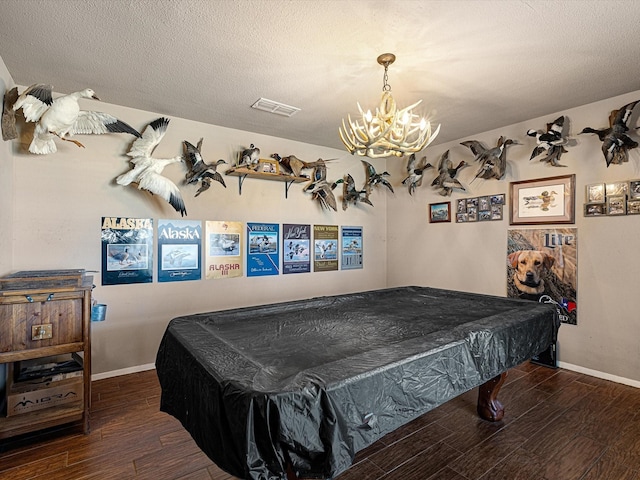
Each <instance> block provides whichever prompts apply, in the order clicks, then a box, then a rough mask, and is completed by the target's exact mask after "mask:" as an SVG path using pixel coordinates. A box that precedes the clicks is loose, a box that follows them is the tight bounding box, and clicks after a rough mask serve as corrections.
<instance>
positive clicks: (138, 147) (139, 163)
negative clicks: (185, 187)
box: [116, 117, 187, 216]
mask: <svg viewBox="0 0 640 480" xmlns="http://www.w3.org/2000/svg"><path fill="white" fill-rule="evenodd" d="M168 126H169V119H168V118H164V117H160V118H158V119H156V120H154V121H153V122H151V123H150V124H149V125H147V127H146V128H145V129H144V132H143V133H142V136H141V137H140V138H138V139H136V140H134V142H133V144H132V145H131V148H130V149H129V152H127V155H128V156H130V157H131V160H129V161H130V162H131V164H132V168H131V170H129V171H128V172H127V173H124V174H122V175H119V176H118V177H117V178H116V183H117V184H118V185H124V186H126V185H130V184H132V183H133V184H137V185H138V189H140V190H146V191H148V192H149V193H151V194H153V195H158V196H159V197H160V198H163V199H164V200H166V201H167V202H169V204H170V205H171V206H172V207H173V208H174V209H175V210H176V212H180V215H181V216H185V215H186V214H187V209H186V208H185V206H184V201H183V200H182V195H181V194H180V190H179V189H178V187H177V186H176V184H175V183H173V182H172V181H171V180H169V179H168V178H166V177H163V176H162V175H161V173H162V170H164V167H166V166H167V165H170V164H172V163H177V162H182V161H183V160H184V159H183V158H182V156H181V155H178V156H176V157H172V158H153V157H152V156H151V154H152V153H153V150H154V149H155V148H156V147H157V146H158V144H159V143H160V142H161V141H162V138H163V137H164V134H165V133H166V132H167V127H168Z"/></svg>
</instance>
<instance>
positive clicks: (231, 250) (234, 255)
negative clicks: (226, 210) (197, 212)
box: [205, 220, 243, 280]
mask: <svg viewBox="0 0 640 480" xmlns="http://www.w3.org/2000/svg"><path fill="white" fill-rule="evenodd" d="M242 228H243V226H242V222H223V221H213V220H207V222H206V248H205V268H206V272H207V273H206V275H205V278H206V279H207V280H211V279H215V278H232V277H242V270H243V265H242V251H241V250H240V248H241V245H242Z"/></svg>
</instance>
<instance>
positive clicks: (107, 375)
mask: <svg viewBox="0 0 640 480" xmlns="http://www.w3.org/2000/svg"><path fill="white" fill-rule="evenodd" d="M558 366H559V367H560V368H564V369H566V370H571V371H573V372H578V373H584V374H585V375H590V376H592V377H596V378H602V379H603V380H611V381H612V382H616V383H622V384H623V385H629V386H630V387H636V388H640V382H639V381H637V380H631V379H630V378H624V377H619V376H617V375H611V374H609V373H604V372H599V371H598V370H591V369H590V368H585V367H581V366H579V365H572V364H571V363H566V362H558ZM155 368H156V365H155V363H148V364H146V365H138V366H136V367H129V368H123V369H121V370H113V371H111V372H104V373H96V374H95V375H91V381H92V382H94V381H96V380H103V379H105V378H112V377H118V376H120V375H127V374H130V373H138V372H146V371H147V370H153V369H155Z"/></svg>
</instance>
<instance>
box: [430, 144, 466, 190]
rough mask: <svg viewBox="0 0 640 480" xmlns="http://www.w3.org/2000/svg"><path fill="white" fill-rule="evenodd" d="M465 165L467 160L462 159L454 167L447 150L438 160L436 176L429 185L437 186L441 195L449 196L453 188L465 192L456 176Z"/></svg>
mask: <svg viewBox="0 0 640 480" xmlns="http://www.w3.org/2000/svg"><path fill="white" fill-rule="evenodd" d="M467 165H468V164H467V162H465V161H464V160H462V161H461V162H460V163H458V165H457V166H456V167H454V166H453V162H452V161H451V160H450V159H449V150H447V151H446V152H444V153H443V154H442V156H441V157H440V161H439V162H438V176H437V177H436V178H434V179H433V182H431V186H432V187H434V188H439V189H440V195H442V196H443V197H444V196H450V195H451V192H453V189H454V188H455V189H458V190H462V191H463V192H466V189H465V188H464V187H463V186H462V184H461V183H460V181H459V180H458V179H457V178H456V176H457V175H458V171H459V170H460V169H461V168H464V167H466V166H467Z"/></svg>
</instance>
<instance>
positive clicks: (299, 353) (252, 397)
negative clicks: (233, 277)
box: [156, 287, 559, 480]
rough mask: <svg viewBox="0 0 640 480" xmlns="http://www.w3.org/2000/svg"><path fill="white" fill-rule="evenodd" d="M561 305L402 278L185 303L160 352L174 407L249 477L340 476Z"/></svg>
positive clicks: (513, 357) (200, 438) (504, 357)
mask: <svg viewBox="0 0 640 480" xmlns="http://www.w3.org/2000/svg"><path fill="white" fill-rule="evenodd" d="M558 326H559V322H558V319H557V314H556V310H555V308H554V306H553V305H549V304H541V303H537V302H532V301H526V300H519V299H513V298H505V297H497V296H490V295H481V294H473V293H466V292H457V291H450V290H442V289H436V288H429V287H397V288H387V289H382V290H374V291H367V292H359V293H350V294H344V295H335V296H327V297H318V298H310V299H305V300H299V301H291V302H286V303H277V304H270V305H261V306H253V307H246V308H238V309H233V310H224V311H217V312H209V313H201V314H195V315H186V316H182V317H178V318H174V319H173V320H171V321H170V322H169V325H168V326H167V329H166V331H165V333H164V336H163V338H162V341H161V344H160V347H159V349H158V354H157V358H156V369H157V374H158V378H159V380H160V385H161V389H162V397H161V406H160V408H161V410H162V411H164V412H167V413H169V414H171V415H173V416H174V417H176V418H177V419H178V420H179V421H180V422H181V423H182V425H183V426H184V428H185V429H186V430H187V431H188V432H189V433H190V434H191V436H192V437H193V438H194V440H195V441H196V443H197V444H198V446H199V447H200V448H201V449H202V450H203V451H204V452H205V453H206V454H207V456H209V457H210V458H211V459H212V460H213V461H214V462H215V463H216V464H217V465H218V466H219V467H220V468H222V469H224V470H225V471H227V472H229V473H231V474H233V475H235V476H237V477H240V478H243V479H247V480H258V479H260V480H281V479H295V478H333V477H335V476H337V475H339V474H340V473H342V472H343V471H345V470H346V469H347V468H349V466H350V465H351V463H352V462H353V458H354V455H355V454H356V452H358V451H360V450H362V449H363V448H365V447H366V446H368V445H370V444H371V443H373V442H375V441H376V440H378V439H379V438H381V437H382V436H383V435H385V434H387V433H389V432H391V431H393V430H395V429H396V428H398V427H400V426H402V425H404V424H406V423H407V422H409V421H411V420H413V419H415V418H416V417H418V416H420V415H422V414H424V413H426V412H428V411H429V410H431V409H433V408H435V407H437V406H438V405H441V404H443V403H444V402H447V401H448V400H450V399H452V398H454V397H456V396H457V395H460V394H462V393H464V392H466V391H469V390H471V389H473V388H476V387H479V394H478V413H479V414H480V416H481V417H483V418H485V419H487V420H490V421H498V420H500V419H501V418H502V414H503V407H502V405H501V404H500V402H499V401H498V399H497V395H498V391H499V388H500V386H501V385H502V382H503V381H504V376H505V372H506V371H507V370H508V369H510V368H512V367H514V366H516V365H518V364H520V363H522V362H523V361H525V360H527V359H529V358H531V357H532V356H534V355H536V354H538V353H539V352H541V351H543V350H545V349H546V348H547V347H548V346H549V345H550V344H551V343H552V342H554V341H555V339H556V335H557V329H558Z"/></svg>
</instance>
